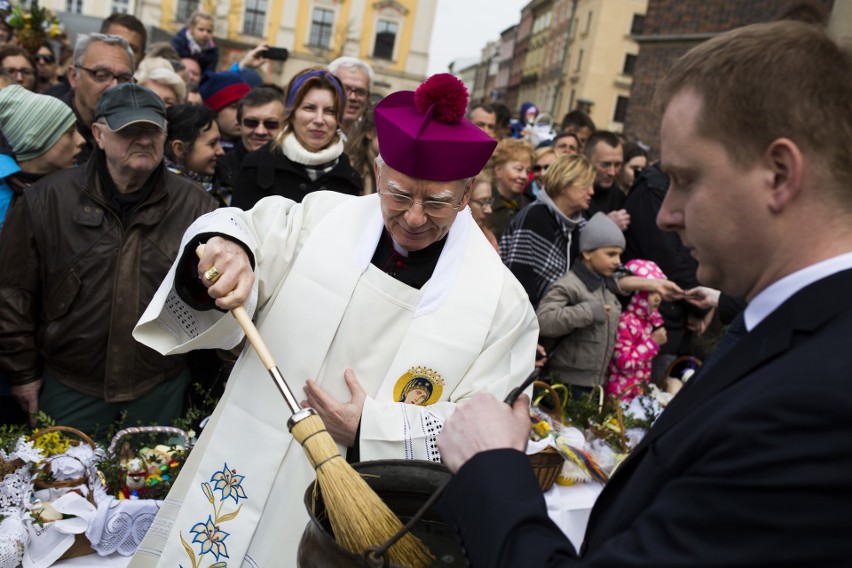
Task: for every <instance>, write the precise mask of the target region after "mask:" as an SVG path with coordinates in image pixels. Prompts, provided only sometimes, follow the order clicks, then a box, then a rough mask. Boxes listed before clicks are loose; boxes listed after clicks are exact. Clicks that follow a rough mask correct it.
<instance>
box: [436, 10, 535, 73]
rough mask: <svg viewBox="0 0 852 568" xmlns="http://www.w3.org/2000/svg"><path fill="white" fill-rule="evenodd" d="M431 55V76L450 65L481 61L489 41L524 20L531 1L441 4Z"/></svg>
mask: <svg viewBox="0 0 852 568" xmlns="http://www.w3.org/2000/svg"><path fill="white" fill-rule="evenodd" d="M437 1H438V9H437V13H436V14H435V26H434V27H433V28H432V43H431V46H430V52H429V71H428V72H429V75H433V74H435V73H444V72H446V71H447V70H448V66H449V65H450V62H451V61H453V60H454V59H459V58H462V57H473V58H479V57H480V55H481V52H482V48H483V47H485V44H486V43H487V42H489V41H493V40H498V39H500V32H502V31H503V30H505V29H506V28H508V27H509V26H511V25H514V24H517V23H518V22H520V20H521V8H523V7H524V6H526V5H527V4H528V3H529V1H530V0H437Z"/></svg>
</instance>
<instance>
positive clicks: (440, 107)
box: [414, 73, 468, 124]
mask: <svg viewBox="0 0 852 568" xmlns="http://www.w3.org/2000/svg"><path fill="white" fill-rule="evenodd" d="M467 98H468V93H467V89H466V88H465V86H464V83H462V82H461V81H460V80H459V79H457V78H456V77H454V76H452V75H450V74H449V73H439V74H438V75H432V76H431V77H429V78H428V79H427V80H426V82H424V83H423V84H422V85H420V87H418V88H417V90H416V91H414V108H416V109H417V112H419V113H421V114H426V112H427V111H428V110H429V107H431V106H432V105H435V109H434V110H433V112H432V118H433V119H435V120H437V121H438V122H443V123H444V124H458V123H459V122H461V119H462V118H463V117H464V112H465V110H466V109H467Z"/></svg>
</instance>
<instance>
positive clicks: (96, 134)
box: [92, 122, 104, 150]
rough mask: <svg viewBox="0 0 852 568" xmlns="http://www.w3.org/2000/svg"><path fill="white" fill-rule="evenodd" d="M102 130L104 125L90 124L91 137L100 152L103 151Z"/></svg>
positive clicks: (98, 123)
mask: <svg viewBox="0 0 852 568" xmlns="http://www.w3.org/2000/svg"><path fill="white" fill-rule="evenodd" d="M103 129H104V125H103V124H101V123H100V122H93V123H92V137H93V138H94V139H95V144H97V145H98V148H100V149H101V150H103V149H104V141H103V137H104V131H103Z"/></svg>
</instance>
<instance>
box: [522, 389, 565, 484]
mask: <svg viewBox="0 0 852 568" xmlns="http://www.w3.org/2000/svg"><path fill="white" fill-rule="evenodd" d="M533 386H534V387H538V388H541V389H544V390H546V391H547V392H549V393H550V396H551V397H553V410H552V411H549V412H548V411H547V410H545V412H547V414H549V415H550V417H551V418H553V419H554V420H556V421H557V422H561V420H562V401H561V399H560V398H559V393H557V392H556V390H554V388H553V387H552V386H551V385H549V384H547V383H545V382H544V381H535V382H534V383H533ZM529 459H530V465H531V466H532V468H533V473H535V477H536V479H538V486H539V487H541V490H542V491H547V490H548V489H550V488H551V487H553V484H554V483H555V482H556V478H557V477H559V473H560V472H561V471H562V464H563V463H565V459H564V458H563V457H562V456H561V455H560V453H559V452H558V451H557V450H556V448H553V447H551V446H548V447H546V448H544V449H543V450H542V451H540V452H538V453H536V454H531V455H530V456H529Z"/></svg>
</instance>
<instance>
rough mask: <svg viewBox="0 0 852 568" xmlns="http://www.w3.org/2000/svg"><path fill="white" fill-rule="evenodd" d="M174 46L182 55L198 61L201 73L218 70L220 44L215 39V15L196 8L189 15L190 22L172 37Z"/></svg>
mask: <svg viewBox="0 0 852 568" xmlns="http://www.w3.org/2000/svg"><path fill="white" fill-rule="evenodd" d="M171 43H172V47H173V48H174V50H175V51H177V53H178V55H180V56H181V57H190V58H192V59H195V60H196V61H197V62H198V66H199V67H201V75H202V76H203V75H204V73H207V72H210V73H214V72H215V71H216V66H217V65H218V64H219V46H217V45H216V42H215V41H213V16H211V15H210V14H208V13H207V12H202V11H201V10H196V11H195V12H193V13H192V15H190V16H189V23H188V24H187V25H186V26H184V27H183V28H181V29H180V31H179V32H178V33H177V35H176V36H175V37H173V38H172V42H171Z"/></svg>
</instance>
